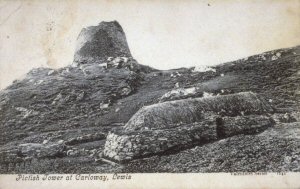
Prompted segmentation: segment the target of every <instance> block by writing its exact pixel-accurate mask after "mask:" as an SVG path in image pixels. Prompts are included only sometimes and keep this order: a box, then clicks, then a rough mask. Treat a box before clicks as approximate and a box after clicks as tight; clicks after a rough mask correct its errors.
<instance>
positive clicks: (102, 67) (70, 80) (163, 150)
mask: <svg viewBox="0 0 300 189" xmlns="http://www.w3.org/2000/svg"><path fill="white" fill-rule="evenodd" d="M299 105H300V46H298V47H294V48H287V49H279V50H274V51H270V52H265V53H262V54H259V55H254V56H251V57H248V58H245V59H241V60H237V61H233V62H228V63H224V64H221V65H217V66H215V67H211V68H205V69H199V68H197V67H196V68H180V69H174V70H164V71H162V70H156V69H153V68H151V67H148V66H145V65H142V64H139V63H138V62H137V61H136V60H135V59H134V58H133V57H132V55H131V53H130V50H129V48H128V44H127V41H126V37H125V34H124V32H123V29H122V27H121V26H120V25H119V24H118V23H117V22H116V21H114V22H101V23H100V24H99V25H98V26H92V27H88V28H85V29H83V30H82V31H81V33H80V34H79V37H78V43H77V48H76V52H75V55H74V62H73V63H72V65H69V66H67V67H64V68H60V69H57V70H54V69H50V68H39V69H34V70H31V71H30V72H29V73H28V74H27V76H26V78H25V79H23V80H16V81H14V82H13V84H12V85H10V86H9V87H7V88H6V89H4V90H2V91H0V131H1V132H0V145H1V146H0V164H1V165H0V169H1V170H0V172H1V173H78V172H80V173H98V172H231V171H300V148H299V146H300V110H299V107H300V106H299Z"/></svg>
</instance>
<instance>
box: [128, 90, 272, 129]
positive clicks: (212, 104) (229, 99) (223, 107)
mask: <svg viewBox="0 0 300 189" xmlns="http://www.w3.org/2000/svg"><path fill="white" fill-rule="evenodd" d="M273 111H274V110H273V108H272V107H271V106H270V105H269V104H268V103H266V102H265V101H264V100H263V99H262V98H260V97H258V96H257V95H256V94H254V93H251V92H250V93H249V92H243V93H238V94H231V95H222V96H213V97H207V98H194V99H185V100H176V101H168V102H164V103H158V104H153V105H150V106H145V107H143V108H142V109H141V110H139V111H138V112H137V113H136V114H135V115H133V116H132V118H131V119H130V120H129V121H128V123H127V124H126V125H125V129H126V130H144V129H147V128H148V129H149V128H150V129H151V128H155V129H157V128H167V127H169V126H172V125H176V124H179V123H193V122H197V121H201V119H203V114H204V113H205V112H214V113H216V114H219V115H226V116H237V115H244V114H245V115H247V114H266V113H271V112H273Z"/></svg>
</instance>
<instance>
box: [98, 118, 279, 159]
mask: <svg viewBox="0 0 300 189" xmlns="http://www.w3.org/2000/svg"><path fill="white" fill-rule="evenodd" d="M273 125H274V121H273V120H272V119H271V118H269V117H267V116H257V115H250V116H237V117H227V116H226V117H224V118H221V117H219V116H218V115H216V114H210V115H205V116H204V117H203V118H202V121H201V122H194V123H192V124H187V125H185V124H180V125H177V126H176V127H173V128H161V127H158V128H152V129H151V130H144V129H141V130H138V131H126V130H120V131H119V132H116V133H109V134H108V136H107V140H106V143H105V147H104V151H103V152H104V153H103V155H104V156H105V157H107V158H110V159H112V160H115V161H119V162H124V161H128V160H132V159H136V158H143V157H146V156H153V155H156V154H159V153H160V154H168V153H170V152H173V151H178V150H180V149H184V148H188V147H192V146H194V145H200V144H205V143H208V142H213V141H215V140H218V139H222V138H224V137H230V136H234V135H238V134H256V133H259V132H261V131H264V130H265V129H267V128H268V127H271V126H273Z"/></svg>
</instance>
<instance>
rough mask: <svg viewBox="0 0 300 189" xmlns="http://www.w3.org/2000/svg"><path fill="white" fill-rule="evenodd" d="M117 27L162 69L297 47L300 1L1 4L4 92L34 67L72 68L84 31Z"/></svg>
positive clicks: (136, 52) (141, 57)
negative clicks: (100, 26) (112, 24)
mask: <svg viewBox="0 0 300 189" xmlns="http://www.w3.org/2000/svg"><path fill="white" fill-rule="evenodd" d="M112 20H117V21H118V22H119V23H120V24H121V25H122V27H123V29H124V31H125V33H126V37H127V41H128V44H129V47H130V50H131V52H132V54H133V56H134V57H135V58H136V59H137V60H138V61H139V62H140V63H142V64H145V65H149V66H152V67H155V68H158V69H170V68H178V67H191V66H196V65H216V64H219V63H223V62H227V61H231V60H236V59H239V58H243V57H246V56H249V55H253V54H257V53H261V52H264V51H268V50H273V49H277V48H283V47H292V46H296V45H300V1H299V0H277V1H276V0H265V1H262V0H257V1H254V0H240V1H238V0H236V1H234V0H228V1H226V0H223V1H221V0H216V1H206V0H202V1H193V0H190V1H179V0H178V1H176V0H174V1H171V0H165V1H162V0H161V1H150V0H145V1H137V0H128V1H111V0H110V1H108V0H106V1H92V0H90V1H87V0H86V1H84V0H81V1H76V0H70V1H50V0H49V1H46V0H45V1H37V0H36V1H34V0H27V1H26V0H25V1H1V0H0V88H4V87H6V86H7V85H8V84H10V83H11V82H12V81H13V80H14V79H17V78H20V77H21V76H22V75H24V74H25V73H27V72H28V71H29V70H30V69H32V68H34V67H52V68H59V67H62V66H65V65H68V64H70V63H71V62H72V60H73V54H74V49H75V44H76V38H77V36H78V34H79V32H80V30H81V29H82V28H83V27H86V26H90V25H97V24H98V23H99V22H101V21H112ZM50 28H51V30H50Z"/></svg>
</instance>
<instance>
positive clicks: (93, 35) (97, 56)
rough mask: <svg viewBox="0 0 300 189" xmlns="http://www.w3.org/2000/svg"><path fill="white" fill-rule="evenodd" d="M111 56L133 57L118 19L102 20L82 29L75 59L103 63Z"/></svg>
mask: <svg viewBox="0 0 300 189" xmlns="http://www.w3.org/2000/svg"><path fill="white" fill-rule="evenodd" d="M109 57H111V58H113V57H125V58H127V59H128V58H129V57H132V56H131V53H130V50H129V47H128V44H127V40H126V36H125V33H124V31H123V29H122V27H121V26H120V24H119V23H118V22H117V21H113V22H101V23H100V24H99V25H98V26H90V27H87V28H84V29H82V30H81V32H80V34H79V36H78V38H77V46H76V51H75V55H74V61H75V62H79V63H103V62H105V61H107V60H108V58H109Z"/></svg>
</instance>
